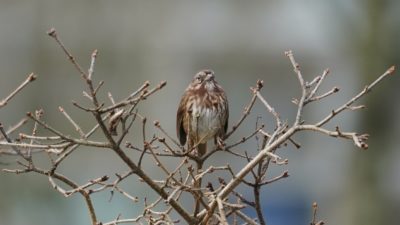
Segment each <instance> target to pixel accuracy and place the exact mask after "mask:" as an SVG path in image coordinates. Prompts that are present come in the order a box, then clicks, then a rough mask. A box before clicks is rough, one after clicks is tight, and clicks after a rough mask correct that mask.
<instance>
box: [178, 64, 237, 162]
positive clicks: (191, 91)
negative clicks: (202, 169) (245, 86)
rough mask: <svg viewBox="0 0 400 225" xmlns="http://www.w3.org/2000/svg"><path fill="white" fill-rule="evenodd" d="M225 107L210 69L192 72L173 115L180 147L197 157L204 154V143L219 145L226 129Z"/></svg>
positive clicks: (227, 107)
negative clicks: (193, 73)
mask: <svg viewBox="0 0 400 225" xmlns="http://www.w3.org/2000/svg"><path fill="white" fill-rule="evenodd" d="M228 119H229V106H228V99H227V96H226V93H225V91H224V89H223V88H222V87H221V86H220V85H219V84H218V83H217V81H216V80H215V75H214V72H213V71H212V70H209V69H206V70H201V71H200V72H198V73H196V75H195V76H194V77H193V79H192V81H191V83H190V84H189V86H188V87H187V88H186V90H185V91H184V93H183V95H182V98H181V100H180V103H179V107H178V110H177V114H176V132H177V136H178V139H179V142H180V144H181V145H182V146H184V145H185V143H188V150H189V151H190V150H193V151H194V153H195V155H197V156H199V157H201V156H203V155H204V154H205V153H206V152H207V141H208V140H210V139H213V138H214V143H215V144H216V145H217V146H218V147H221V146H223V138H224V136H225V134H226V132H227V129H228Z"/></svg>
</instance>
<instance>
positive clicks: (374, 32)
mask: <svg viewBox="0 0 400 225" xmlns="http://www.w3.org/2000/svg"><path fill="white" fill-rule="evenodd" d="M399 10H400V2H399V1H395V0H367V1H361V0H338V1H307V0H300V1H299V0H296V1H294V0H292V1H289V0H285V1H254V2H252V3H248V2H244V1H159V2H155V1H144V0H142V1H105V0H97V1H93V0H92V1H78V0H70V1H54V0H42V1H32V0H20V1H10V0H2V1H0V77H1V81H0V96H1V97H5V96H6V95H7V94H8V93H9V92H10V91H11V90H12V89H13V88H14V87H16V86H17V85H18V84H19V83H20V82H21V81H22V80H24V79H25V77H26V76H27V74H29V73H30V72H34V73H36V74H38V80H37V81H35V82H34V83H33V84H31V85H29V86H28V87H27V88H26V89H25V90H24V91H23V92H22V93H20V94H19V95H18V96H17V97H16V98H15V99H13V101H12V102H11V103H10V104H9V105H8V106H7V107H5V108H2V109H1V111H0V121H1V122H2V123H3V124H4V126H5V127H7V126H11V125H12V124H14V123H16V122H17V121H18V120H19V119H20V118H21V117H23V116H24V115H25V112H27V111H34V110H35V109H38V108H43V109H44V110H45V116H44V119H45V120H46V121H48V122H49V123H50V124H52V125H54V126H55V127H56V128H58V129H60V130H62V131H64V132H66V133H68V132H69V133H72V134H74V133H73V130H72V129H71V127H70V124H68V123H67V122H66V120H65V118H64V117H63V116H62V115H61V114H60V113H59V112H58V108H57V107H58V106H63V107H64V108H65V109H66V110H67V112H68V113H69V114H70V115H71V116H72V117H73V118H74V119H75V120H76V121H80V122H81V125H82V127H83V128H84V129H85V130H89V129H90V128H91V127H92V126H93V124H94V120H93V119H91V117H90V115H87V114H85V113H82V112H81V111H79V110H78V109H76V108H75V107H73V106H72V105H71V103H70V102H71V100H76V101H81V102H83V103H84V104H87V103H88V101H87V100H86V99H85V98H84V97H82V90H83V89H84V88H85V84H84V82H82V80H81V78H80V76H79V74H78V73H77V72H76V71H75V70H74V68H73V66H72V65H71V64H70V63H69V62H68V61H67V59H66V57H65V55H64V54H63V53H62V51H61V49H60V48H59V47H58V46H57V45H56V43H55V42H54V41H53V40H52V39H51V38H49V37H48V36H47V35H46V31H47V30H48V29H49V28H51V27H55V28H56V30H57V31H58V34H59V35H60V36H61V39H62V40H63V41H64V44H65V45H66V46H67V47H68V48H69V49H70V50H71V52H73V54H74V56H75V57H76V58H77V60H78V61H79V62H80V63H81V65H82V66H84V67H87V66H88V64H89V62H90V54H91V52H92V51H93V50H94V49H98V50H99V56H98V60H97V61H96V69H95V79H96V80H97V81H99V80H104V81H105V85H104V87H103V89H102V90H103V93H102V94H101V95H102V96H103V97H105V96H106V94H107V92H108V91H110V92H112V94H113V96H114V98H115V99H121V98H123V97H125V96H126V95H128V94H129V93H131V92H132V91H134V90H136V88H137V87H139V86H140V85H141V84H142V83H143V82H144V81H146V80H149V81H150V82H151V83H152V84H153V85H156V84H157V83H159V82H160V81H162V80H167V81H168V84H167V86H166V88H164V89H163V90H162V91H161V92H159V93H158V94H156V95H154V96H153V97H151V98H149V100H148V101H146V102H145V103H144V104H143V105H141V107H140V112H141V113H142V114H144V115H146V116H147V117H148V119H149V121H153V120H159V121H160V122H161V124H162V125H163V127H164V128H165V129H166V130H167V131H168V132H169V133H170V134H172V135H175V114H176V109H177V104H178V102H179V99H180V96H181V94H182V92H183V90H184V89H185V88H186V86H187V85H188V83H189V82H190V80H191V78H192V76H193V75H194V74H195V73H196V72H197V71H199V70H201V69H204V68H210V69H213V70H214V71H215V73H216V78H217V80H218V82H219V83H220V84H221V85H222V86H223V87H224V88H225V90H226V92H227V94H228V98H229V100H230V119H231V121H230V126H232V124H233V123H234V122H235V121H237V120H238V119H239V118H240V116H241V114H242V112H243V107H244V106H245V105H246V104H247V103H248V101H249V99H250V97H251V93H250V91H249V87H250V86H252V85H254V84H255V82H256V80H257V79H262V80H264V82H265V88H264V89H263V90H262V93H263V95H264V96H265V98H266V99H267V100H268V101H269V102H270V103H271V104H272V105H273V106H274V107H275V109H276V110H277V111H278V112H279V113H280V114H281V117H282V118H283V119H287V121H288V122H289V123H290V122H292V121H293V118H294V115H295V109H296V108H295V106H294V105H293V104H292V103H291V102H290V100H291V99H292V98H293V97H297V96H299V94H300V90H299V88H298V83H297V79H296V77H295V74H294V73H293V70H292V67H291V65H290V63H289V60H288V59H287V57H285V56H284V51H286V50H289V49H291V50H293V52H294V54H295V57H296V59H297V61H298V63H300V65H301V68H302V72H303V74H304V76H305V77H306V78H307V79H308V80H310V79H312V78H313V77H315V76H316V75H320V74H322V71H323V70H324V69H325V68H330V70H331V74H330V75H329V76H328V78H327V79H326V81H325V84H324V85H323V86H322V87H321V90H322V91H324V90H330V89H331V88H332V87H333V86H338V87H340V88H341V91H340V92H339V93H338V94H337V95H335V96H334V97H330V98H329V99H325V100H323V101H322V102H320V103H318V104H311V105H310V106H309V107H307V108H306V110H305V112H304V113H305V117H304V119H305V120H306V121H307V122H310V123H312V122H316V121H319V120H320V119H321V118H323V117H324V116H325V115H327V114H328V113H329V112H330V111H331V110H332V109H333V108H335V107H338V106H340V105H341V104H342V103H344V102H345V101H347V100H348V99H349V98H350V97H352V96H353V95H354V94H356V93H358V91H359V90H361V89H362V88H363V87H364V86H365V85H366V84H367V83H369V82H371V81H373V80H374V79H375V78H376V77H378V76H379V75H380V74H382V73H383V72H384V71H386V69H387V68H389V67H390V66H391V65H398V62H399V54H398V49H400V46H399V45H400V44H399V43H400V42H399V41H398V40H400V26H399V25H398V24H400V16H399ZM399 81H400V79H399V73H398V72H396V73H395V75H394V76H393V77H391V78H390V80H385V81H384V82H382V83H381V84H379V86H378V87H377V88H376V89H374V90H373V91H372V93H370V94H369V95H367V96H366V97H365V98H363V99H362V100H361V103H362V104H366V105H367V109H366V110H363V111H357V112H345V113H343V114H342V115H340V116H338V118H337V119H335V120H333V121H331V122H330V123H329V124H328V125H327V128H330V129H334V128H335V126H336V125H339V126H340V127H341V130H346V131H356V132H359V133H364V132H365V133H369V134H371V137H370V140H369V141H368V143H369V149H368V150H367V151H362V150H359V149H357V148H356V147H355V146H354V145H353V143H352V142H351V141H346V140H341V139H333V138H328V137H324V136H321V135H319V134H315V133H303V134H301V135H297V136H295V139H296V140H297V141H299V142H300V143H301V144H302V148H301V149H300V150H295V149H293V147H288V148H286V149H282V150H280V151H278V154H279V155H281V156H282V157H285V158H288V159H289V164H288V165H287V166H272V168H271V169H272V170H271V172H270V177H274V176H276V175H279V174H280V173H281V172H282V171H283V170H286V169H288V170H289V173H290V175H291V176H290V177H289V178H288V179H284V180H282V181H279V182H277V183H274V184H271V185H269V186H266V187H265V188H264V189H263V195H262V198H263V204H264V205H263V206H264V213H265V214H266V219H267V222H268V224H274V225H280V224H288V225H289V224H309V222H310V221H311V215H312V214H311V213H312V211H311V205H312V203H313V202H314V201H316V202H318V204H319V214H318V217H319V218H320V219H323V220H324V221H325V222H327V223H328V224H343V225H346V224H348V225H350V224H364V225H366V224H374V225H375V224H395V223H397V222H396V221H398V218H399V215H400V164H399V163H398V162H399V160H400V152H399V151H398V149H399V145H400V143H399V132H400V119H399V118H400V117H399V116H398V115H399V113H400V104H399V102H398V100H397V98H398V97H399V91H398V84H399ZM258 116H263V122H264V123H265V124H266V125H267V129H270V130H271V129H273V126H274V125H273V123H274V120H273V118H271V117H270V116H269V115H268V113H267V112H266V110H265V109H264V108H263V107H262V105H261V104H259V103H257V105H256V107H255V110H254V111H253V112H252V114H251V115H250V117H249V118H248V119H247V120H246V124H245V125H244V126H243V127H242V128H241V129H240V130H239V131H238V132H237V133H236V136H234V137H232V138H231V139H230V141H231V142H234V141H235V140H237V139H239V138H240V137H242V136H246V135H247V134H249V133H251V131H252V130H254V127H255V126H256V118H257V117H258ZM149 124H150V125H151V123H149ZM30 125H31V124H30ZM150 127H151V126H150ZM148 132H149V133H151V132H153V133H154V132H156V131H155V130H154V129H152V128H151V129H150V128H149V131H148ZM133 133H134V132H133ZM41 134H44V132H42V133H41ZM134 134H135V133H134ZM99 137H100V136H99ZM14 138H15V137H14ZM135 138H136V136H135V135H133V140H135ZM256 147H257V145H256V141H254V140H251V141H249V142H248V143H246V145H243V146H242V147H240V148H239V150H241V149H242V150H247V151H249V152H253V153H254V149H256ZM239 150H238V151H239ZM134 156H135V154H132V157H134ZM224 157H225V155H223V154H221V155H218V156H216V157H215V158H213V159H212V160H211V161H210V162H209V163H210V164H223V163H224ZM44 159H45V158H44ZM44 159H41V158H38V160H39V161H40V162H42V164H40V165H41V166H42V167H46V166H47V165H48V163H47V164H46V161H45V160H44ZM0 161H1V162H2V163H10V165H8V166H5V165H0V167H1V168H6V167H7V168H9V167H15V166H16V165H15V159H13V158H9V157H4V156H2V157H0ZM150 162H151V161H149V164H148V165H149V166H148V170H149V171H151V170H152V164H151V163H150ZM126 169H127V168H126V167H125V166H124V165H123V164H122V163H121V162H120V160H118V158H117V157H115V156H114V155H113V154H112V153H110V152H106V151H99V150H94V149H85V148H82V149H81V150H79V151H77V152H75V153H74V154H72V155H71V157H70V158H69V159H68V160H67V161H65V162H64V164H63V165H62V166H61V168H60V172H62V173H64V174H66V175H68V176H70V177H72V178H73V179H74V180H75V181H77V182H80V183H86V182H87V181H88V180H89V179H92V178H96V177H98V176H101V175H104V174H108V175H110V176H112V175H113V173H115V172H116V171H125V170H126ZM154 170H155V169H154ZM154 176H155V177H156V176H157V173H156V172H154ZM124 185H125V186H124V187H125V188H126V190H127V191H130V192H131V193H136V194H137V195H139V197H141V196H143V195H146V194H143V193H147V191H146V192H145V190H147V189H148V188H146V186H144V185H143V184H140V183H139V184H138V182H137V178H135V177H132V178H131V179H128V180H127V181H125V182H124ZM241 190H242V191H243V192H244V193H245V194H246V190H244V188H243V187H241ZM247 192H248V193H247V194H248V195H249V196H251V191H247ZM149 195H151V193H149ZM109 197H110V196H109V193H102V194H98V195H96V197H95V199H94V204H95V206H96V210H97V212H98V214H99V219H100V220H102V221H109V220H113V219H114V218H116V217H117V215H118V213H120V212H121V213H122V215H123V217H124V218H127V217H132V216H134V215H137V213H138V212H140V211H139V210H140V208H141V206H142V204H141V203H142V202H143V198H141V199H140V201H141V203H136V204H132V203H131V202H129V201H128V200H126V199H125V198H123V197H121V196H118V195H116V196H115V197H114V199H113V200H112V202H108V199H109ZM89 222H90V221H89V217H88V214H87V210H86V208H85V205H84V202H83V200H82V199H81V198H80V196H73V197H70V198H67V199H66V198H64V197H63V196H62V195H61V194H59V193H58V192H56V191H54V190H53V189H52V188H51V186H50V185H49V183H48V180H47V178H46V177H43V176H38V175H34V174H25V175H14V174H6V173H3V172H1V173H0V225H3V224H4V225H24V224H42V225H47V224H48V225H50V224H82V225H83V224H89Z"/></svg>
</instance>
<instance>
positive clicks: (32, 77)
mask: <svg viewBox="0 0 400 225" xmlns="http://www.w3.org/2000/svg"><path fill="white" fill-rule="evenodd" d="M36 78H37V76H36V75H35V74H33V73H31V74H29V75H28V77H27V78H26V79H25V81H24V82H22V83H21V84H20V85H19V86H18V87H17V88H16V89H15V90H14V91H12V92H11V93H10V94H9V95H8V96H7V97H5V98H4V99H2V100H1V101H0V109H1V108H2V107H4V106H5V105H7V103H8V102H9V101H10V100H11V99H12V98H13V97H14V96H15V95H16V94H18V92H20V91H21V90H22V89H24V87H26V85H28V84H29V83H30V82H32V81H34V80H36Z"/></svg>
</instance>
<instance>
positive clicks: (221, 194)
mask: <svg viewBox="0 0 400 225" xmlns="http://www.w3.org/2000/svg"><path fill="white" fill-rule="evenodd" d="M48 34H49V35H50V36H51V37H52V38H53V39H54V40H55V41H56V42H57V44H58V46H59V47H60V48H61V49H62V51H63V52H64V53H65V54H66V56H67V57H68V60H69V61H70V62H71V63H72V64H73V66H74V67H75V69H76V70H77V71H78V73H79V74H80V75H81V77H82V79H83V82H85V84H86V90H83V93H84V96H86V97H87V98H88V99H89V101H90V106H82V105H81V104H80V103H78V102H73V105H75V106H76V107H77V108H78V109H80V110H82V111H80V112H82V113H86V114H89V115H90V116H92V117H93V118H94V119H95V121H96V122H95V124H93V128H92V129H91V130H90V131H89V132H85V131H84V130H83V129H82V127H84V126H82V122H83V121H79V120H74V119H72V117H71V116H70V115H69V114H68V113H67V112H66V111H65V110H64V109H63V108H62V107H59V110H60V112H61V113H62V115H63V116H64V117H65V118H66V119H67V123H69V124H70V125H72V126H73V128H74V129H75V130H76V132H77V133H74V134H75V135H73V134H68V133H63V132H61V131H59V130H58V129H56V127H60V126H62V125H61V124H55V125H54V126H51V125H49V124H48V123H47V122H46V121H45V120H44V119H42V117H41V115H42V114H43V111H42V110H38V111H36V113H35V114H33V113H28V114H27V115H28V118H29V119H30V120H32V121H33V122H34V123H33V127H32V129H31V130H30V131H32V132H29V134H26V133H20V134H19V139H18V140H13V139H12V137H11V136H12V133H13V132H15V131H16V130H18V129H19V128H20V127H21V126H22V125H24V124H25V122H26V120H22V121H21V122H20V123H18V124H17V125H15V126H14V127H12V128H10V129H9V130H7V131H6V130H5V129H4V128H3V126H2V125H1V124H0V132H1V138H0V155H13V156H14V157H17V158H18V161H17V163H16V168H4V169H2V171H4V172H8V173H15V174H21V173H37V174H41V175H43V176H46V177H47V178H48V181H49V183H50V185H51V186H52V187H53V188H54V189H55V190H56V191H58V192H60V193H61V194H62V195H63V196H65V197H69V196H71V195H73V194H79V195H81V196H82V197H83V199H84V200H85V202H86V206H87V209H88V214H89V217H90V220H91V223H92V225H95V224H96V225H97V224H103V225H104V224H107V225H111V224H124V223H131V224H145V223H146V224H174V223H185V224H204V225H205V224H228V223H229V222H231V221H234V224H236V223H240V222H242V223H246V224H252V225H254V224H261V225H264V224H266V222H265V221H266V219H265V218H264V217H265V216H264V214H265V213H264V211H263V209H262V200H263V199H262V187H263V186H265V185H269V184H271V183H274V182H276V181H279V180H281V179H283V178H287V177H289V172H288V171H287V170H283V172H282V173H281V174H279V175H278V176H275V177H271V175H270V173H269V168H270V166H271V165H273V166H277V165H281V166H284V165H286V164H288V159H282V157H280V154H279V152H278V150H279V149H281V148H285V147H286V146H289V147H292V146H290V145H288V143H292V144H293V145H294V146H295V147H296V148H300V147H301V146H300V144H298V143H297V142H296V141H294V139H293V135H295V134H296V133H298V132H304V131H313V132H319V133H321V134H323V135H326V136H330V137H335V138H342V139H349V140H351V141H352V142H353V143H354V144H355V146H357V147H358V148H362V149H366V148H368V145H367V143H366V141H367V138H368V135H366V134H358V133H356V132H353V131H346V132H344V131H341V130H340V129H339V126H337V127H336V129H334V130H330V129H328V128H326V127H324V125H326V123H328V122H329V121H331V120H332V119H333V118H334V117H336V116H337V115H338V114H340V113H341V112H343V111H344V110H346V109H348V110H349V111H350V110H358V109H361V108H364V107H365V106H363V105H359V106H353V104H354V103H355V102H356V101H357V100H358V99H360V98H361V97H362V96H365V95H366V94H367V93H368V92H369V91H370V90H371V89H372V88H374V87H375V86H376V85H377V84H378V83H379V82H381V81H382V80H383V79H384V78H386V77H387V76H388V75H390V74H393V72H394V67H391V68H389V69H388V70H387V71H386V72H385V73H383V74H382V75H381V76H379V77H378V78H377V79H376V80H375V81H373V82H372V83H371V84H369V85H367V86H366V87H365V88H364V89H363V90H361V91H360V92H359V93H358V94H357V95H355V96H354V97H352V98H350V100H348V101H347V102H345V103H344V104H343V105H341V106H339V107H337V108H335V109H333V110H332V112H331V113H330V114H329V115H327V116H326V117H324V118H322V119H321V120H319V122H317V123H309V122H308V121H303V119H302V118H303V111H304V108H305V107H306V106H307V105H308V103H311V102H314V103H318V102H319V101H321V100H322V99H325V98H327V97H332V96H333V94H334V93H336V92H337V91H338V90H339V89H338V88H336V87H332V88H331V89H330V90H329V91H326V92H323V93H322V94H321V93H319V89H320V86H321V84H322V82H323V81H325V80H326V77H327V75H328V74H329V70H328V69H326V70H324V71H323V73H322V74H321V75H319V76H316V77H315V78H313V79H312V80H311V81H307V80H306V79H305V78H304V77H303V74H302V71H301V70H300V66H299V64H298V63H297V62H296V60H295V58H294V55H293V52H292V51H287V52H286V53H285V54H286V56H287V57H288V58H289V61H290V63H291V66H292V67H293V70H294V73H295V75H296V77H297V80H298V82H299V86H300V91H301V93H300V97H299V98H297V99H295V100H294V103H295V104H296V106H297V111H296V114H295V115H294V116H293V118H292V120H293V123H292V124H288V123H287V122H286V121H290V120H289V119H283V120H282V119H281V118H280V114H279V112H277V111H276V110H275V108H274V107H273V106H272V105H271V104H270V103H269V102H268V99H267V98H265V97H264V95H263V93H262V91H261V89H262V87H263V81H262V80H258V81H257V83H256V85H255V87H252V88H251V90H252V93H251V94H250V95H251V98H250V101H249V102H248V103H247V106H246V107H245V108H244V111H243V114H242V115H241V116H240V118H239V119H238V120H237V122H236V123H235V124H234V125H233V126H232V128H231V130H230V131H228V132H227V134H226V135H225V137H224V138H223V142H226V144H225V143H224V144H223V145H219V144H216V147H215V148H213V149H212V150H210V151H208V152H207V153H206V154H204V155H202V156H198V155H197V154H196V153H195V152H196V151H195V150H196V145H194V146H191V148H190V149H189V148H188V147H186V146H181V145H180V144H179V142H178V141H177V140H176V138H174V136H173V135H170V132H169V131H168V130H166V129H164V128H163V127H162V126H161V123H160V122H158V121H156V122H154V126H155V127H156V130H157V132H156V133H153V134H151V133H150V132H151V128H149V127H148V126H147V123H146V121H147V117H146V114H144V113H142V112H140V106H141V105H142V104H143V103H146V102H148V100H149V97H151V96H152V95H153V94H156V93H158V92H159V91H161V90H162V89H163V88H164V87H165V85H166V81H163V82H161V83H159V84H158V85H155V86H152V87H150V83H149V82H148V81H146V82H144V83H143V84H141V85H138V86H137V87H138V88H137V89H136V90H133V91H132V90H131V91H129V92H127V93H128V94H127V95H126V96H125V97H123V98H121V99H114V97H113V95H112V93H111V92H109V93H108V99H107V98H106V99H100V97H99V96H102V95H99V92H102V91H103V89H101V87H102V86H103V84H104V82H103V81H100V82H97V81H94V80H95V78H96V77H95V73H94V72H95V63H96V59H97V57H98V51H97V50H94V51H93V53H92V54H91V57H90V65H89V68H88V69H87V70H84V69H83V68H82V67H81V66H80V64H79V63H78V61H77V60H76V59H75V58H74V56H73V55H72V53H71V52H70V51H69V50H68V49H67V48H66V47H65V45H64V44H63V42H62V41H61V39H60V37H59V36H58V34H57V32H56V31H55V29H51V30H50V31H49V32H48ZM35 78H36V76H35V75H33V74H31V75H29V76H28V78H27V79H26V80H25V81H24V82H23V83H22V84H21V85H20V86H19V87H18V88H17V89H15V90H14V91H12V92H11V94H9V95H8V96H7V97H6V98H5V99H3V100H2V101H0V108H1V107H3V106H5V105H6V104H7V102H8V101H9V100H10V99H12V98H13V97H14V96H15V95H16V94H17V93H18V92H19V91H20V90H22V89H23V88H24V87H25V86H26V85H27V84H28V83H29V82H31V81H33V80H34V79H35ZM94 84H95V85H94ZM110 102H111V104H110ZM256 102H258V103H260V104H261V106H263V107H265V108H266V113H265V114H270V117H271V116H272V118H273V121H274V123H275V124H274V126H269V127H264V126H263V125H260V124H258V121H257V123H256V126H255V128H254V131H252V132H250V133H248V134H244V135H242V137H243V138H241V139H239V140H230V137H231V135H232V134H233V133H234V132H237V131H238V128H240V126H241V125H243V123H244V121H245V120H246V119H247V118H249V115H250V113H251V111H252V109H253V107H254V105H255V104H256ZM139 112H140V113H139ZM135 121H136V123H135ZM317 121H318V120H317ZM135 126H138V129H139V130H141V133H139V134H138V137H139V138H140V139H141V140H140V141H139V142H137V143H135V142H131V141H132V139H131V137H132V136H131V135H129V134H130V131H131V130H132V127H135ZM40 130H46V131H48V132H50V133H51V135H48V136H43V135H38V131H40ZM96 131H100V132H99V133H100V137H96V139H97V140H94V138H93V137H92V134H93V133H94V132H96ZM117 131H118V132H117ZM77 135H78V137H74V136H77ZM159 135H161V136H159ZM253 138H256V141H257V143H258V149H256V150H252V149H244V150H243V149H240V150H242V152H239V151H238V149H239V147H242V146H244V145H243V144H244V143H247V142H248V141H249V140H251V139H253ZM171 142H172V143H171ZM221 142H222V141H221ZM122 143H127V144H125V145H124V144H122ZM81 146H90V147H92V148H94V149H98V151H102V150H107V151H112V152H113V153H114V154H115V155H116V156H117V157H118V159H119V160H120V161H121V163H123V164H124V165H126V166H127V167H128V170H127V171H125V172H123V173H121V172H120V171H115V172H114V174H115V177H113V176H112V177H111V178H110V177H109V176H108V175H106V174H105V175H101V176H100V177H99V176H96V177H95V178H93V179H90V180H89V181H88V182H86V183H83V184H78V183H76V182H74V181H72V179H71V178H70V177H69V176H68V175H64V174H61V173H60V169H59V166H60V164H61V163H62V162H63V161H64V160H66V159H67V158H69V156H70V154H72V153H73V152H75V150H76V149H77V148H78V147H81ZM33 153H35V154H45V155H47V156H48V157H47V159H48V165H50V166H48V165H47V167H49V168H46V169H42V168H41V164H40V162H38V161H36V160H34V158H35V157H32V154H33ZM216 153H218V154H223V155H228V156H230V157H233V158H235V159H236V160H241V161H242V162H244V163H245V165H244V166H243V167H241V168H236V167H232V165H230V164H227V165H209V166H208V167H207V168H206V169H201V166H199V167H198V168H197V169H195V168H196V167H195V166H196V165H203V163H205V162H206V161H207V160H209V159H210V158H211V157H212V156H214V155H215V154H216ZM166 157H169V158H168V159H169V160H175V161H174V163H175V164H172V166H171V164H166V161H164V160H165V159H166ZM143 162H146V163H147V162H149V163H150V164H151V165H150V166H149V165H143ZM149 168H158V169H157V170H159V171H161V172H162V173H161V174H159V175H158V176H160V177H157V178H156V179H155V178H153V177H152V176H150V174H152V173H150V171H149ZM217 171H219V172H217ZM219 173H225V174H227V175H228V177H229V178H224V179H223V178H221V177H218V175H219ZM128 177H135V178H137V179H139V181H141V182H143V183H145V184H146V185H147V186H148V187H149V188H151V189H152V190H153V191H154V192H155V194H156V196H157V197H156V198H155V200H149V198H148V197H147V196H141V193H138V192H136V191H135V190H125V189H124V188H122V182H123V181H125V182H128V179H127V178H128ZM208 178H210V180H211V181H212V180H214V179H217V180H218V181H219V184H216V185H215V184H212V182H211V181H210V182H209V183H208V184H207V185H206V186H205V185H204V184H202V183H201V180H205V179H208ZM225 180H226V181H225ZM240 184H244V186H246V187H248V188H251V189H252V191H253V196H251V197H249V196H246V195H243V194H242V193H240V192H239V191H238V189H237V187H238V186H239V185H240ZM103 191H110V193H111V195H110V199H109V201H111V200H112V199H113V196H114V192H115V193H120V194H121V196H123V197H125V198H127V199H129V200H131V201H132V203H135V204H138V202H139V200H140V199H144V202H143V210H142V211H141V212H140V213H139V214H138V215H136V217H134V218H125V219H122V217H123V216H122V215H121V214H118V215H117V216H116V217H113V218H115V219H114V220H113V221H110V222H107V223H102V222H101V221H99V220H98V217H97V215H96V211H95V208H94V205H93V202H92V195H94V194H96V193H100V192H103ZM137 196H139V197H137ZM182 196H190V197H192V198H193V202H194V204H193V205H194V206H193V207H192V208H190V207H187V206H186V205H185V204H184V203H183V202H185V201H184V200H183V197H182ZM232 199H235V200H237V202H232ZM249 199H251V200H249ZM114 201H115V200H114ZM246 207H249V208H251V209H252V210H254V211H255V212H256V219H253V218H250V217H249V216H248V215H246V214H244V213H243V212H244V211H242V210H243V209H244V208H246ZM172 212H174V213H172ZM316 213H317V206H316V204H315V206H313V219H312V222H311V224H313V225H317V224H323V222H322V221H320V222H317V221H316Z"/></svg>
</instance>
